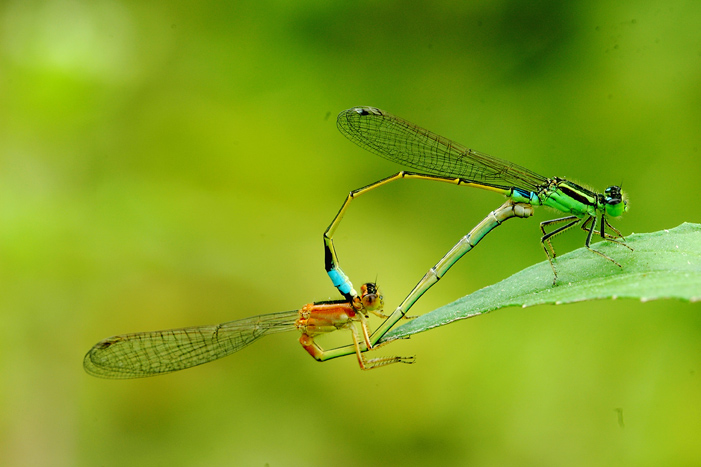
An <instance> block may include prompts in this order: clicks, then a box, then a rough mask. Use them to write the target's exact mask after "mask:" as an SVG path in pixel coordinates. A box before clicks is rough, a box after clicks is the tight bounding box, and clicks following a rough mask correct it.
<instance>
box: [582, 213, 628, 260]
mask: <svg viewBox="0 0 701 467" xmlns="http://www.w3.org/2000/svg"><path fill="white" fill-rule="evenodd" d="M587 220H588V219H587ZM595 227H596V221H594V222H592V224H591V227H590V228H589V233H588V234H587V241H586V242H585V243H584V246H586V247H587V249H588V250H589V251H592V252H594V253H596V254H597V255H599V256H601V257H602V258H606V259H607V260H609V261H611V262H612V263H613V264H615V265H616V266H618V267H619V268H620V267H623V266H621V265H620V264H619V263H617V262H616V261H615V260H614V259H613V258H611V257H609V256H606V255H605V254H603V253H602V252H600V251H596V250H595V249H593V248H592V247H591V237H592V235H594V228H595ZM601 230H602V231H603V230H604V215H603V214H602V215H601ZM604 239H606V240H609V239H607V238H606V237H604ZM610 241H613V242H615V243H618V242H616V241H615V240H610Z"/></svg>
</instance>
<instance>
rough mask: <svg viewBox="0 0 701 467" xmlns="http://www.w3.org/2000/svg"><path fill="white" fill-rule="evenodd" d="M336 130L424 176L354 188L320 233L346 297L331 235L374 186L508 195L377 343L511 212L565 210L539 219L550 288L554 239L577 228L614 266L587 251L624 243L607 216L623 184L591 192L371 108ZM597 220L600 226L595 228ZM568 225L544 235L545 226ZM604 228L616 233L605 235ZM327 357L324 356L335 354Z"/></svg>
mask: <svg viewBox="0 0 701 467" xmlns="http://www.w3.org/2000/svg"><path fill="white" fill-rule="evenodd" d="M337 125H338V129H339V130H340V131H341V133H343V135H344V136H346V137H347V138H348V139H350V140H351V141H353V142H354V143H356V144H357V145H358V146H360V147H362V148H364V149H367V150H368V151H370V152H373V153H375V154H377V155H379V156H381V157H383V158H385V159H388V160H390V161H393V162H397V163H399V164H403V165H406V166H408V167H411V168H414V169H418V170H422V171H425V173H414V172H405V171H402V172H398V173H396V174H394V175H392V176H390V177H387V178H385V179H382V180H380V181H378V182H375V183H373V184H371V185H368V186H365V187H363V188H360V189H358V190H354V191H352V192H351V193H350V194H349V195H348V197H347V198H346V200H345V202H344V203H343V206H341V209H340V210H339V212H338V214H337V215H336V217H335V218H334V220H333V221H332V222H331V225H329V227H328V229H327V230H326V232H324V247H325V261H326V270H327V272H328V274H329V276H330V278H331V280H332V282H333V284H334V285H335V286H336V287H337V288H338V290H339V291H340V292H341V293H342V294H343V295H344V296H345V297H347V298H348V299H352V298H353V297H354V296H357V293H356V292H355V290H354V289H353V285H352V283H351V282H350V281H349V280H348V278H347V276H346V275H345V273H344V272H343V270H342V269H341V267H340V265H339V263H338V256H337V254H336V250H335V247H334V244H333V235H334V233H335V232H336V229H337V228H338V226H339V224H340V222H341V219H342V218H343V215H344V214H345V212H346V209H347V208H348V206H349V204H350V202H351V201H352V200H353V199H355V198H356V197H358V196H360V195H362V194H364V193H367V192H369V191H371V190H373V189H375V188H377V187H379V186H382V185H385V184H387V183H390V182H393V181H396V180H402V179H411V178H413V179H423V180H435V181H440V182H446V183H452V184H455V185H465V186H471V187H475V188H481V189H484V190H489V191H493V192H496V193H500V194H502V195H504V196H506V197H507V198H509V199H508V200H507V202H506V203H504V204H503V205H502V206H501V207H500V208H499V209H497V210H496V211H494V212H492V213H490V214H489V215H488V216H487V217H486V218H485V219H484V220H483V221H482V222H480V223H479V224H478V225H477V227H475V228H474V229H473V230H472V231H471V232H470V234H468V235H466V236H465V237H463V238H462V239H461V240H460V242H458V244H456V245H455V246H454V247H453V248H452V249H451V250H450V252H448V254H446V255H445V256H444V257H443V259H441V261H439V262H438V264H436V266H434V267H433V268H432V269H431V270H430V271H429V272H428V273H427V274H426V275H425V276H424V277H423V279H422V280H421V281H419V283H418V284H417V285H416V286H415V287H414V289H413V290H412V291H411V292H410V294H409V295H408V296H407V298H406V299H405V300H404V301H403V302H402V304H400V305H399V307H398V308H397V309H396V310H395V312H394V313H392V315H391V316H390V319H389V320H387V321H385V323H383V325H382V326H381V327H380V328H378V329H377V331H375V333H374V334H373V335H372V339H371V342H372V343H373V344H375V343H376V342H378V341H379V340H380V339H381V338H382V336H383V335H384V334H385V333H386V332H387V331H388V330H389V329H390V328H391V327H392V326H394V324H395V323H396V322H397V321H398V320H399V319H401V318H402V317H403V316H404V315H405V314H406V312H407V311H408V310H409V308H410V307H411V306H412V305H413V304H414V303H415V302H416V300H418V299H419V297H421V295H423V293H425V292H426V290H428V289H429V288H430V287H431V286H432V285H433V284H434V283H435V282H437V281H438V279H440V278H441V277H442V275H443V274H444V273H445V272H446V271H447V270H448V269H449V268H450V267H451V266H452V265H453V264H455V262H456V261H457V260H458V259H460V258H461V257H462V256H463V255H464V254H465V253H467V252H468V251H470V250H471V249H472V248H473V247H474V246H475V245H476V244H477V242H479V241H480V240H481V239H482V237H484V236H485V235H486V234H487V233H489V232H490V231H491V230H492V229H494V228H495V227H497V226H498V225H500V224H501V223H502V222H503V221H504V220H506V219H509V218H511V217H524V218H525V217H529V216H531V215H532V213H533V206H547V207H550V208H553V209H555V210H558V211H561V212H563V213H566V214H568V215H567V216H565V217H561V218H558V219H553V220H549V221H544V222H541V224H540V229H541V232H542V237H541V244H542V245H543V249H544V250H545V254H546V255H547V257H548V261H549V262H550V266H551V268H552V270H553V276H554V278H553V285H555V284H556V282H557V271H556V269H555V264H554V262H553V259H554V258H555V250H554V248H553V246H552V242H551V238H552V237H553V236H555V235H557V234H559V233H562V232H564V231H565V230H568V229H570V228H572V227H574V226H576V225H578V224H579V225H580V227H581V228H582V230H584V231H585V232H587V237H586V241H585V246H586V247H587V248H588V249H589V250H590V251H592V252H594V253H596V254H598V255H600V256H602V257H603V258H605V259H607V260H608V261H610V262H612V263H613V264H615V265H617V266H619V267H620V266H621V265H620V264H619V263H617V262H616V261H615V260H614V259H612V258H610V257H608V256H606V255H605V254H603V253H601V252H599V251H596V250H594V249H593V248H591V239H592V236H593V235H594V234H597V235H600V236H601V238H602V239H604V240H607V241H611V242H614V243H618V244H620V245H623V246H625V247H627V248H629V249H630V247H628V245H626V244H625V243H624V242H625V239H624V238H623V236H622V235H621V233H620V232H619V231H618V230H617V229H616V228H615V227H613V226H612V225H611V224H610V223H609V221H608V219H607V216H608V217H618V216H620V215H621V214H623V212H625V210H626V208H627V203H626V201H625V200H624V197H623V194H622V192H621V188H620V187H619V186H610V187H608V188H606V190H604V193H603V194H600V193H594V192H592V191H590V190H587V189H586V188H584V187H582V186H580V185H577V184H575V183H572V182H570V181H568V180H565V179H563V178H559V177H554V178H547V177H543V176H541V175H538V174H536V173H535V172H532V171H531V170H529V169H526V168H524V167H521V166H518V165H516V164H514V163H512V162H508V161H505V160H502V159H497V158H495V157H492V156H489V155H487V154H484V153H481V152H478V151H475V150H473V149H468V148H467V147H465V146H462V145H460V144H458V143H455V142H453V141H451V140H449V139H447V138H444V137H442V136H440V135H437V134H435V133H432V132H430V131H428V130H425V129H423V128H421V127H419V126H417V125H414V124H413V123H410V122H408V121H406V120H403V119H401V118H399V117H395V116H394V115H391V114H389V113H387V112H385V111H383V110H380V109H377V108H374V107H354V108H352V109H348V110H345V111H343V112H341V113H340V114H339V115H338V119H337ZM597 218H598V223H599V230H597V229H596V227H597ZM563 223H564V224H565V225H562V226H560V227H557V228H555V229H554V230H552V231H550V232H546V228H547V227H549V226H553V225H556V224H563ZM607 227H608V228H609V229H610V230H611V231H612V232H613V234H609V233H607V232H606V228H607ZM347 353H348V352H347V348H339V349H334V351H333V356H334V357H335V356H341V355H346V354H347ZM330 355H331V354H329V358H332V357H331V356H330Z"/></svg>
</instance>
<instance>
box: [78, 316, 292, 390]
mask: <svg viewBox="0 0 701 467" xmlns="http://www.w3.org/2000/svg"><path fill="white" fill-rule="evenodd" d="M298 317H299V312H298V311H284V312H281V313H271V314H267V315H259V316H253V317H251V318H245V319H240V320H236V321H229V322H228V323H223V324H216V325H210V326H195V327H189V328H180V329H169V330H165V331H152V332H137V333H133V334H122V335H119V336H113V337H109V338H107V339H105V340H103V341H100V342H98V343H97V344H95V345H94V346H93V348H92V349H90V351H89V352H88V353H87V354H86V355H85V359H84V360H83V367H84V368H85V371H86V372H88V373H89V374H91V375H93V376H98V377H101V378H114V379H120V378H141V377H144V376H154V375H159V374H163V373H170V372H173V371H178V370H183V369H185V368H190V367H193V366H196V365H201V364H203V363H207V362H211V361H212V360H216V359H218V358H222V357H225V356H227V355H231V354H232V353H234V352H237V351H239V350H241V349H242V348H244V347H246V346H247V345H249V344H251V343H252V342H254V341H256V340H257V339H259V338H261V337H263V336H265V335H267V334H274V333H278V332H285V331H291V330H293V329H295V320H296V319H297V318H298Z"/></svg>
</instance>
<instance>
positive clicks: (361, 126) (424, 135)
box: [336, 107, 547, 191]
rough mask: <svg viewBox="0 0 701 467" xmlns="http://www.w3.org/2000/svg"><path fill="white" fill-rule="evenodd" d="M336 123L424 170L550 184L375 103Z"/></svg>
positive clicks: (373, 148) (495, 182)
mask: <svg viewBox="0 0 701 467" xmlns="http://www.w3.org/2000/svg"><path fill="white" fill-rule="evenodd" d="M336 123H337V126H338V129H339V130H340V131H341V133H343V135H344V136H345V137H346V138H348V139H350V140H351V141H353V142H354V143H355V144H357V145H358V146H360V147H362V148H363V149H366V150H368V151H370V152H373V153H375V154H377V155H378V156H380V157H383V158H385V159H388V160H391V161H393V162H397V163H399V164H402V165H405V166H407V167H411V168H414V169H417V170H420V171H422V172H423V173H428V174H433V175H441V176H444V177H455V178H462V179H465V180H469V181H473V182H477V183H484V184H487V185H491V186H496V187H499V188H507V189H508V188H511V187H517V188H523V189H527V190H529V191H537V189H538V188H539V187H542V186H543V185H546V184H547V179H546V178H545V177H543V176H541V175H538V174H536V173H535V172H532V171H530V170H528V169H526V168H524V167H520V166H518V165H516V164H514V163H512V162H509V161H505V160H503V159H498V158H496V157H492V156H489V155H487V154H484V153H481V152H478V151H474V150H472V149H468V148H466V147H465V146H462V145H460V144H458V143H456V142H454V141H451V140H449V139H448V138H444V137H442V136H440V135H437V134H435V133H432V132H430V131H428V130H426V129H424V128H421V127H419V126H417V125H415V124H413V123H411V122H408V121H406V120H404V119H401V118H399V117H395V116H394V115H391V114H389V113H387V112H385V111H384V110H380V109H376V108H374V107H353V108H352V109H348V110H344V111H343V112H341V113H340V114H339V115H338V119H337V121H336Z"/></svg>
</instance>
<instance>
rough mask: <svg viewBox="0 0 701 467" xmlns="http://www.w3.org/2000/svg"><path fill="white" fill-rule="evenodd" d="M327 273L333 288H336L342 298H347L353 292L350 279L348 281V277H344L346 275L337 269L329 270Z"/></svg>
mask: <svg viewBox="0 0 701 467" xmlns="http://www.w3.org/2000/svg"><path fill="white" fill-rule="evenodd" d="M327 273H328V275H329V277H330V278H331V282H332V283H333V286H334V287H336V288H337V289H338V291H339V292H341V293H342V294H343V296H344V297H348V296H349V295H350V294H351V292H352V291H353V284H352V283H351V281H350V279H348V276H346V273H344V272H343V271H342V270H341V269H337V268H333V269H330V270H329V271H327Z"/></svg>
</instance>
